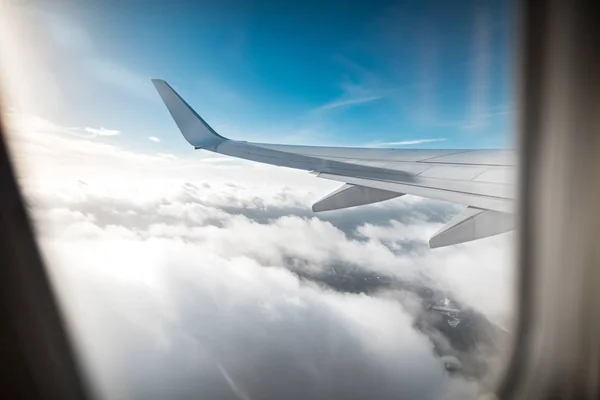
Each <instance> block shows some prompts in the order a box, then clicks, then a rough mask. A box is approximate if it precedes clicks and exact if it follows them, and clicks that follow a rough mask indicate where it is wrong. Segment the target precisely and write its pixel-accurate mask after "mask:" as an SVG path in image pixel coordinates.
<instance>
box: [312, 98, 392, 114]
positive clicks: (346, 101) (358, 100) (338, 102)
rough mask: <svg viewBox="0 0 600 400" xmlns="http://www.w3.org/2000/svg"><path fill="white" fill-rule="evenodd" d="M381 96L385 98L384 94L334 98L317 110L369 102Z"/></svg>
mask: <svg viewBox="0 0 600 400" xmlns="http://www.w3.org/2000/svg"><path fill="white" fill-rule="evenodd" d="M381 98H383V96H367V97H357V98H346V99H338V100H334V101H332V102H330V103H327V104H324V105H322V106H321V107H319V108H317V111H325V110H331V109H334V108H340V107H346V106H352V105H357V104H363V103H369V102H371V101H375V100H379V99H381Z"/></svg>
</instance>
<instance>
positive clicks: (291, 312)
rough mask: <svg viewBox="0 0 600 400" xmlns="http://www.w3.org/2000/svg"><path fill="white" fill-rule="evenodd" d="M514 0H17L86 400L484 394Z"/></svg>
mask: <svg viewBox="0 0 600 400" xmlns="http://www.w3.org/2000/svg"><path fill="white" fill-rule="evenodd" d="M511 7H512V6H511V2H509V1H491V0H481V1H476V0H470V1H467V0H465V1H434V0H428V1H423V2H413V1H397V2H392V1H390V2H383V1H380V2H358V1H355V2H346V3H344V4H342V3H341V2H336V1H331V2H292V1H290V2H272V1H231V2H212V1H205V2H170V1H144V2H141V1H139V2H138V1H130V2H97V3H92V2H89V3H88V2H75V1H66V0H65V1H56V2H42V1H25V2H6V3H5V4H3V5H2V12H1V13H0V15H1V17H0V18H2V21H0V22H1V23H0V30H1V31H0V52H1V53H0V60H1V61H0V67H1V70H0V73H1V79H2V80H1V83H2V90H3V93H2V95H3V103H2V104H3V106H4V107H3V109H2V112H3V120H4V121H5V123H6V124H7V127H8V128H9V136H8V141H9V145H10V148H11V155H12V161H13V162H14V164H15V166H16V168H17V173H18V179H19V184H20V187H21V190H22V191H23V193H24V195H25V197H26V200H27V204H28V210H29V213H30V216H31V218H32V219H33V221H34V224H35V229H36V235H37V240H38V244H39V246H40V247H41V250H42V252H43V255H44V259H45V261H46V266H47V268H48V271H49V274H50V276H51V279H52V283H53V286H54V288H55V291H56V294H57V296H58V298H59V300H60V304H61V306H62V310H63V312H64V314H65V316H66V319H67V322H68V326H69V329H70V331H71V332H72V335H73V346H74V347H75V349H76V351H77V354H78V357H79V361H80V363H81V366H82V370H83V371H84V372H85V374H86V376H87V377H88V378H89V379H88V380H89V382H90V384H91V390H92V393H93V394H94V396H96V397H98V398H108V399H164V398H171V399H188V398H189V399H192V398H194V399H195V398H199V397H200V398H208V399H229V398H231V399H256V398H264V399H278V398H290V399H292V398H303V399H304V398H310V399H313V398H314V399H326V398H327V399H329V398H373V399H392V398H394V399H395V398H398V397H400V398H409V399H464V398H475V397H476V396H477V395H478V394H480V393H482V392H485V391H486V390H490V389H492V388H493V387H494V384H495V383H496V380H497V379H498V377H499V374H500V373H501V372H502V368H503V366H504V362H505V358H506V354H507V352H508V350H509V349H510V341H511V332H512V327H513V325H512V322H513V318H514V308H513V301H514V300H513V289H514V283H513V279H514V275H515V271H514V268H513V259H512V257H513V240H514V232H513V229H514V226H515V222H514V216H513V213H514V197H515V195H516V194H515V192H514V176H513V175H514V166H515V162H516V159H515V153H514V151H513V150H512V149H513V130H514V127H513V94H512V87H511V85H512V84H513V71H512V62H513V43H512V35H513V29H514V16H513V10H512V8H511Z"/></svg>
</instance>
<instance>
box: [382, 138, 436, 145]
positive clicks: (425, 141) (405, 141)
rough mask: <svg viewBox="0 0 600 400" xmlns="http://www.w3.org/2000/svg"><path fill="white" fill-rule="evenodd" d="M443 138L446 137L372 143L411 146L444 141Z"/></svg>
mask: <svg viewBox="0 0 600 400" xmlns="http://www.w3.org/2000/svg"><path fill="white" fill-rule="evenodd" d="M445 140H446V138H436V139H415V140H402V141H400V142H385V143H374V144H375V145H379V146H412V145H415V144H423V143H434V142H444V141H445Z"/></svg>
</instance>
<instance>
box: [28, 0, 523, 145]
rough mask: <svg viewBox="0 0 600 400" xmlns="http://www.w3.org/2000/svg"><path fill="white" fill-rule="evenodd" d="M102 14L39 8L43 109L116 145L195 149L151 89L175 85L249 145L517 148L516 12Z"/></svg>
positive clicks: (459, 7)
mask: <svg viewBox="0 0 600 400" xmlns="http://www.w3.org/2000/svg"><path fill="white" fill-rule="evenodd" d="M98 3H99V4H92V3H91V2H90V3H86V4H81V3H76V2H71V1H62V2H48V3H35V2H33V3H31V2H30V3H28V5H27V10H26V11H27V15H28V16H29V17H30V18H29V19H28V23H29V24H30V36H29V39H30V41H32V42H35V43H34V44H31V43H30V44H31V45H35V46H39V53H40V57H41V58H42V62H43V64H44V68H45V71H46V76H45V79H50V80H52V82H53V84H54V87H55V91H58V92H59V93H60V96H57V98H56V101H54V98H52V99H46V102H45V103H44V104H43V105H42V106H41V112H45V113H52V117H53V118H54V119H56V120H57V122H59V123H61V124H64V125H67V126H81V127H83V126H87V127H95V128H98V127H104V128H106V129H112V130H118V131H119V132H120V134H118V135H115V136H111V137H105V138H103V140H109V141H114V142H117V143H120V144H123V145H127V146H135V147H136V148H139V149H142V150H149V151H153V150H156V151H161V152H165V153H167V152H168V153H182V152H188V151H189V147H188V146H187V144H186V143H185V142H184V141H183V139H182V138H181V137H180V136H179V133H178V131H177V130H176V127H175V125H174V124H173V122H172V121H171V120H170V117H169V115H168V113H167V112H166V110H165V109H164V106H163V105H162V103H160V100H159V98H158V96H157V95H156V93H155V92H154V88H153V86H152V84H151V83H150V81H149V79H150V78H163V79H165V80H167V81H168V82H169V83H171V85H172V86H173V87H175V89H176V90H178V91H179V93H180V94H181V95H182V96H183V97H184V98H185V99H186V100H187V101H188V102H189V103H190V104H191V105H192V106H193V107H194V108H195V109H196V110H197V111H198V113H199V114H200V115H202V116H203V117H204V118H205V119H206V120H207V121H208V122H209V123H210V124H211V125H213V127H214V128H215V129H216V130H217V131H219V132H220V133H221V134H223V135H225V136H229V137H232V138H235V139H241V140H254V141H272V142H282V143H294V144H331V145H344V146H354V145H358V146H364V145H377V146H380V145H383V144H382V143H390V142H392V143H395V142H407V141H408V142H414V141H416V142H418V141H421V140H424V139H427V140H430V139H444V140H439V141H431V142H422V143H415V144H414V145H412V146H410V147H411V148H416V147H422V148H435V147H440V148H474V147H487V148H494V147H507V146H510V144H511V135H512V127H511V105H512V94H511V84H512V71H511V69H510V68H511V63H512V60H511V52H510V50H511V46H510V41H511V36H510V34H511V31H512V27H513V21H511V19H510V12H509V9H508V2H500V1H474V0H473V1H432V0H430V1H404V2H384V1H377V2H358V1H354V2H347V3H342V2H337V1H332V2H327V3H323V2H316V1H315V2H313V1H303V2H296V1H285V2H273V1H271V2H258V1H244V2H241V1H236V2H234V1H229V2H208V1H205V2H188V1H174V2H167V1H129V2H116V1H106V2H98ZM40 84H42V83H40ZM150 136H153V137H157V138H159V139H160V142H154V141H151V140H149V139H148V137H150ZM402 146H403V145H402V144H398V145H396V146H395V147H402Z"/></svg>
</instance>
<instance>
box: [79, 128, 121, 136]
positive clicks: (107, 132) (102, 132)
mask: <svg viewBox="0 0 600 400" xmlns="http://www.w3.org/2000/svg"><path fill="white" fill-rule="evenodd" d="M83 130H84V131H86V132H87V133H91V134H92V135H94V136H116V135H118V134H120V133H121V131H119V130H117V129H106V128H103V127H100V129H97V128H90V127H87V126H86V127H85V128H83Z"/></svg>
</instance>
